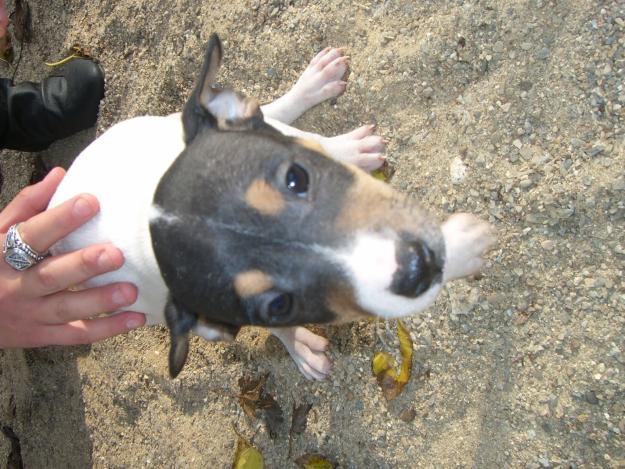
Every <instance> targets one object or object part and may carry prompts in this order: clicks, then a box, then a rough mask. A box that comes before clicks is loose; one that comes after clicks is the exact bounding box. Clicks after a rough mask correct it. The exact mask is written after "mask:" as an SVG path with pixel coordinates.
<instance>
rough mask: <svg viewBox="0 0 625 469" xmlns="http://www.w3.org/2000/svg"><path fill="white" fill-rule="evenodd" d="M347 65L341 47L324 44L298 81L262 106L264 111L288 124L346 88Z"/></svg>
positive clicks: (268, 115) (347, 60)
mask: <svg viewBox="0 0 625 469" xmlns="http://www.w3.org/2000/svg"><path fill="white" fill-rule="evenodd" d="M348 67H349V57H345V56H344V55H343V50H342V49H336V48H333V47H327V48H325V49H324V50H322V51H321V52H319V53H318V54H317V55H316V56H315V57H314V58H313V59H312V60H311V61H310V63H309V64H308V67H306V70H304V73H302V75H301V76H300V77H299V79H298V80H297V83H295V85H294V86H293V88H291V89H290V90H289V91H288V92H287V93H286V94H285V95H284V96H282V97H280V98H278V99H276V100H275V101H274V102H272V103H270V104H267V105H265V106H261V110H262V111H263V114H264V115H265V116H267V117H270V118H272V119H276V120H278V121H280V122H284V123H285V124H290V123H291V122H293V121H294V120H295V119H297V118H298V117H299V116H301V115H302V114H304V112H306V111H308V110H309V109H310V108H311V107H314V106H316V105H317V104H319V103H321V102H323V101H325V100H326V99H330V98H334V97H335V96H338V95H339V94H341V93H343V92H344V91H345V87H346V86H347V83H346V82H345V81H343V77H344V75H345V73H346V72H347V69H348Z"/></svg>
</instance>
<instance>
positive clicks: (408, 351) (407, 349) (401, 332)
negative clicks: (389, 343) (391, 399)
mask: <svg viewBox="0 0 625 469" xmlns="http://www.w3.org/2000/svg"><path fill="white" fill-rule="evenodd" d="M397 336H398V337H399V353H400V354H401V367H400V371H399V376H398V377H397V381H398V382H400V383H403V384H406V383H407V382H408V380H409V379H410V371H411V370H412V339H411V338H410V333H409V332H408V330H407V329H406V326H404V323H403V322H401V321H397Z"/></svg>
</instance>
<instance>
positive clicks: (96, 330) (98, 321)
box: [42, 312, 145, 345]
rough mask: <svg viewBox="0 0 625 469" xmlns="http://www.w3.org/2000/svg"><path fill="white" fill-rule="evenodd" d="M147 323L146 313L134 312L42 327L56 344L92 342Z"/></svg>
mask: <svg viewBox="0 0 625 469" xmlns="http://www.w3.org/2000/svg"><path fill="white" fill-rule="evenodd" d="M144 324H145V315H143V314H141V313H134V312H124V313H119V314H116V315H114V316H107V317H102V318H95V319H88V320H81V321H74V322H72V323H69V324H64V325H62V326H47V327H45V328H42V332H44V334H42V335H44V337H45V339H46V341H47V342H48V343H52V344H56V345H77V344H90V343H92V342H97V341H100V340H103V339H106V338H108V337H113V336H115V335H117V334H123V333H124V332H128V331H130V330H132V329H136V328H137V327H140V326H143V325H144Z"/></svg>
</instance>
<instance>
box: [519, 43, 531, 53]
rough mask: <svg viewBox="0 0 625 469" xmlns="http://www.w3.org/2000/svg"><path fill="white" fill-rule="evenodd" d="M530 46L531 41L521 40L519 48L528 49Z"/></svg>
mask: <svg viewBox="0 0 625 469" xmlns="http://www.w3.org/2000/svg"><path fill="white" fill-rule="evenodd" d="M531 48H532V43H531V42H522V43H521V49H522V50H525V51H528V50H530V49H531Z"/></svg>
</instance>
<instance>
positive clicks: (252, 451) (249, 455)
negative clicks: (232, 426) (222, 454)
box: [232, 435, 265, 469]
mask: <svg viewBox="0 0 625 469" xmlns="http://www.w3.org/2000/svg"><path fill="white" fill-rule="evenodd" d="M264 467H265V462H264V461H263V455H262V454H260V451H258V450H257V449H256V448H254V447H253V446H252V445H251V444H250V443H249V442H248V441H247V440H246V439H245V438H243V437H242V436H241V435H239V441H238V443H237V451H236V453H235V454H234V462H233V463H232V469H264Z"/></svg>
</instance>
